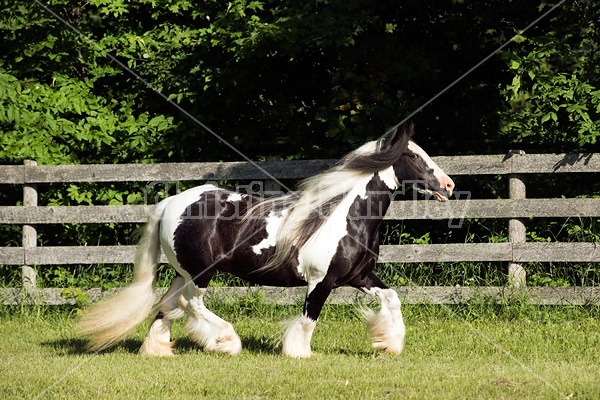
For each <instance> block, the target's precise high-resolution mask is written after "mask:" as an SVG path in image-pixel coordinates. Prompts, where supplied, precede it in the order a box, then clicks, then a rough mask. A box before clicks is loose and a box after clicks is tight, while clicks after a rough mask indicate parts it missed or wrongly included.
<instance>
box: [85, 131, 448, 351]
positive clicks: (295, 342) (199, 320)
mask: <svg viewBox="0 0 600 400" xmlns="http://www.w3.org/2000/svg"><path fill="white" fill-rule="evenodd" d="M412 130H413V127H412V124H411V125H410V126H409V127H401V128H399V129H397V130H396V131H395V132H393V133H392V134H390V135H389V136H388V137H382V138H381V139H379V140H377V141H373V142H369V143H366V144H365V145H363V146H362V147H360V148H358V149H357V150H355V151H354V152H352V153H350V154H348V155H347V156H346V157H345V158H343V159H342V160H341V162H340V163H339V164H337V165H336V166H334V167H332V168H330V169H329V170H327V171H325V172H323V173H321V174H319V175H316V176H314V177H312V178H309V179H307V180H305V181H304V182H303V183H302V184H301V185H300V190H299V191H297V192H294V193H291V194H287V195H283V196H275V197H271V198H267V199H264V198H261V197H260V196H258V195H253V194H244V193H240V192H237V191H234V190H232V189H228V188H224V187H218V186H215V185H203V186H198V187H195V188H192V189H189V190H186V191H184V192H182V193H180V194H177V195H175V196H172V197H168V198H167V199H165V200H163V201H161V202H160V203H159V204H158V205H157V206H156V207H155V210H154V212H153V215H152V216H151V217H150V219H149V221H148V223H147V224H146V226H145V229H144V232H143V235H142V238H141V240H140V243H139V245H138V249H137V254H136V258H135V267H134V279H133V283H132V284H131V285H130V286H128V287H126V288H124V289H123V290H121V291H120V292H119V293H117V294H116V295H115V296H114V297H112V298H109V299H107V300H104V301H101V302H99V303H97V304H96V305H94V306H92V307H91V308H90V309H89V310H88V311H87V312H86V314H84V316H83V317H82V319H81V320H80V323H79V328H80V332H82V333H84V334H89V335H91V336H93V339H92V341H91V342H90V343H89V349H90V350H100V349H104V348H107V347H109V346H111V345H113V344H115V343H116V342H117V341H118V340H119V339H122V338H123V337H124V336H125V335H126V334H127V333H129V332H131V331H132V330H133V329H134V328H135V327H136V326H137V325H139V324H140V323H142V322H143V321H144V320H145V319H146V318H147V316H148V315H149V314H150V313H151V312H152V310H156V311H157V315H156V319H155V320H154V322H153V323H152V325H151V327H150V330H149V332H148V335H147V337H146V339H145V340H144V343H143V344H142V347H141V349H140V352H141V353H142V354H148V355H171V354H173V353H172V352H173V350H172V348H173V342H171V337H170V330H171V322H172V321H173V320H174V319H176V318H179V317H181V316H183V315H184V314H187V316H188V322H187V324H186V329H187V331H188V332H189V335H190V337H191V338H192V339H193V340H194V341H196V342H197V343H198V344H199V345H200V346H202V347H204V348H205V349H207V350H212V351H217V352H222V353H226V354H238V353H239V352H240V351H241V348H242V345H241V341H240V338H239V337H238V335H237V334H236V332H235V330H234V328H233V326H232V325H231V324H230V323H229V322H226V321H224V320H223V319H221V318H220V317H218V316H217V315H215V314H214V313H212V312H211V311H209V310H208V309H207V308H206V306H205V305H204V302H203V297H204V295H205V293H206V288H207V286H208V284H209V281H210V279H211V277H212V275H213V274H214V272H215V271H217V270H219V271H226V272H229V273H232V274H234V275H236V276H239V277H241V278H243V279H245V280H247V281H248V282H251V283H254V284H260V285H272V286H284V287H286V286H287V287H290V286H308V290H307V294H306V299H305V302H304V309H303V311H302V313H301V314H300V315H299V316H298V317H296V318H295V319H293V320H292V321H291V322H290V323H289V326H288V328H287V330H286V332H285V334H284V338H283V353H284V354H285V355H288V356H291V357H309V356H310V355H311V348H310V341H311V337H312V333H313V330H314V329H315V326H316V323H317V319H318V317H319V313H320V312H321V308H322V307H323V304H324V302H325V300H326V299H327V297H328V296H329V294H330V293H331V291H332V289H334V288H336V287H339V286H342V285H349V286H352V287H355V288H357V289H360V290H362V291H364V292H366V293H368V294H371V295H374V296H376V297H377V298H378V299H379V301H380V303H381V308H380V310H379V311H377V312H375V311H367V312H365V317H366V322H367V326H368V328H369V333H370V335H371V337H372V339H373V347H375V348H378V349H381V350H384V351H387V352H389V353H396V354H397V353H400V352H402V350H403V348H404V334H405V326H404V321H403V318H402V312H401V310H400V300H399V299H398V295H397V293H396V292H395V291H394V290H392V289H389V288H387V287H386V285H385V284H384V283H383V282H382V281H381V280H380V279H379V278H378V277H377V275H375V273H374V272H373V269H374V267H375V263H376V261H377V257H378V254H379V237H378V227H379V224H380V222H381V220H382V218H383V216H384V215H385V212H386V210H387V208H388V206H389V205H390V202H391V201H392V198H393V194H394V192H395V191H396V189H398V188H399V187H400V186H402V185H405V184H406V185H412V186H414V187H415V188H416V190H418V191H419V192H423V193H427V194H430V195H432V196H434V197H435V198H436V199H437V200H439V201H445V200H447V199H448V198H449V197H450V196H451V194H452V190H453V189H454V182H453V181H452V179H450V177H448V175H446V174H445V173H444V172H443V171H442V170H441V169H440V167H439V166H437V165H436V164H435V162H433V160H432V159H431V158H430V157H429V156H428V155H427V153H425V151H423V149H422V148H421V147H419V146H417V144H415V143H414V142H413V141H412V140H411V137H412ZM161 248H162V250H163V251H164V253H165V254H166V256H167V258H168V260H169V263H170V264H171V265H172V266H173V267H174V268H175V269H176V270H177V273H178V276H177V277H176V278H175V280H174V281H173V283H172V285H171V287H170V288H169V290H168V291H167V292H166V294H165V295H164V296H163V297H162V299H161V300H160V302H159V303H158V305H157V306H154V300H155V293H154V285H155V280H156V268H157V265H158V263H159V260H160V253H161Z"/></svg>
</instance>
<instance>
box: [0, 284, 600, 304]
mask: <svg viewBox="0 0 600 400" xmlns="http://www.w3.org/2000/svg"><path fill="white" fill-rule="evenodd" d="M394 290H396V292H397V293H398V296H399V297H400V300H401V301H402V303H403V304H460V303H465V302H479V301H492V302H495V303H500V302H506V301H510V299H512V298H517V299H518V300H519V301H523V300H524V299H525V300H528V302H529V303H530V304H536V305H600V288H597V287H560V288H554V287H525V288H519V289H513V288H510V287H460V286H456V287H450V286H406V287H395V288H394ZM115 291H116V290H114V289H111V290H106V291H102V290H100V289H99V288H92V289H86V290H85V292H86V293H87V294H88V296H89V297H90V301H92V302H94V301H98V300H100V299H101V298H104V297H107V296H110V295H112V294H113V293H115ZM165 291H166V289H165V288H157V290H156V295H157V300H158V299H159V298H160V297H161V296H162V295H163V294H164V293H165ZM68 293H69V291H68V290H64V289H61V288H47V289H37V290H29V291H27V292H24V291H23V290H21V289H18V288H0V304H2V305H18V304H42V305H60V304H75V299H73V298H69V295H68ZM257 293H260V296H261V297H262V298H263V299H264V301H265V302H266V303H275V304H281V305H290V304H291V305H294V304H297V305H298V306H300V304H301V303H302V301H303V300H304V297H305V295H306V288H304V287H298V288H276V287H268V286H263V287H219V288H209V291H208V293H207V295H208V296H209V297H211V298H213V299H215V300H217V301H223V302H231V301H235V300H237V299H240V298H243V297H248V296H254V295H256V294H257ZM371 299H372V297H370V296H367V295H366V294H364V293H362V292H359V291H358V290H356V289H353V288H349V287H341V288H337V289H335V290H334V291H333V293H332V294H331V296H330V297H329V299H328V300H327V302H328V303H330V304H354V303H358V302H360V303H364V302H368V301H369V300H371Z"/></svg>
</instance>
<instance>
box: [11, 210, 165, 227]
mask: <svg viewBox="0 0 600 400" xmlns="http://www.w3.org/2000/svg"><path fill="white" fill-rule="evenodd" d="M153 208H154V206H150V205H149V206H145V205H134V206H48V207H18V206H6V207H0V222H1V223H3V224H72V223H103V222H116V223H136V222H146V220H147V219H148V216H149V215H150V212H151V211H152V209H153Z"/></svg>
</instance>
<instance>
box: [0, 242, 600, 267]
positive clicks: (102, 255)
mask: <svg viewBox="0 0 600 400" xmlns="http://www.w3.org/2000/svg"><path fill="white" fill-rule="evenodd" d="M23 254H25V264H27V265H62V264H102V263H104V264H128V263H133V259H134V255H135V246H48V247H36V248H32V249H26V251H25V250H24V249H23V248H22V247H1V248H0V264H6V265H15V264H19V265H20V264H23ZM463 261H514V262H528V261H540V262H600V243H560V242H551V243H531V242H528V243H523V244H518V243H514V244H513V243H449V244H427V245H420V244H414V245H383V246H381V248H380V257H379V261H378V262H379V263H394V262H397V263H416V262H463ZM161 262H167V260H166V257H165V256H164V255H163V256H162V259H161Z"/></svg>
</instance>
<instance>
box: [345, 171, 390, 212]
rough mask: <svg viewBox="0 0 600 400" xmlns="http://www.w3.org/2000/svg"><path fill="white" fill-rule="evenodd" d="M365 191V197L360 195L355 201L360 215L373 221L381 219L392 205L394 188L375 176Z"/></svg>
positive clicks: (355, 206)
mask: <svg viewBox="0 0 600 400" xmlns="http://www.w3.org/2000/svg"><path fill="white" fill-rule="evenodd" d="M365 193H366V197H365V198H362V197H358V198H356V200H355V203H354V208H355V210H356V212H357V214H358V216H360V217H363V218H368V219H369V220H371V221H373V222H377V221H381V220H382V219H383V217H384V215H385V213H386V212H387V210H388V208H389V207H390V204H391V202H392V198H393V196H394V189H392V188H390V187H388V185H387V184H386V183H385V182H384V181H383V180H381V179H376V178H375V177H374V178H373V179H372V180H371V181H369V183H368V184H367V188H366V192H365Z"/></svg>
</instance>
